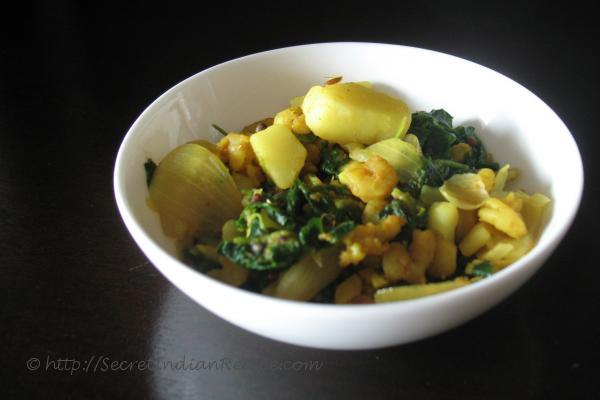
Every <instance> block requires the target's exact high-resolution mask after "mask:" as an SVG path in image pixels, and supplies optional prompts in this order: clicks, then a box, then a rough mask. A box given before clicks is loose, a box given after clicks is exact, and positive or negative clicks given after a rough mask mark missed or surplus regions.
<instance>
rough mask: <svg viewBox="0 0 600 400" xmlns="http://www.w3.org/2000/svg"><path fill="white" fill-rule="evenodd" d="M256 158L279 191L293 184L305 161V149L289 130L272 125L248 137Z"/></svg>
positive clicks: (281, 126)
mask: <svg viewBox="0 0 600 400" xmlns="http://www.w3.org/2000/svg"><path fill="white" fill-rule="evenodd" d="M250 143H251V144H252V149H253V150H254V154H256V158H257V159H258V162H259V164H260V166H261V167H262V169H263V170H264V171H265V173H266V174H267V175H268V176H269V177H270V178H271V179H272V180H273V182H275V185H277V187H278V188H280V189H288V188H290V187H291V186H292V185H293V184H294V180H295V179H296V178H297V177H298V174H299V173H300V170H301V169H302V166H303V165H304V161H305V159H306V149H305V148H304V146H302V143H300V141H299V140H298V139H297V138H296V136H294V134H293V133H292V131H290V130H289V128H287V127H285V126H283V125H272V126H270V127H268V128H267V129H265V130H263V131H260V132H258V133H255V134H254V135H252V136H250Z"/></svg>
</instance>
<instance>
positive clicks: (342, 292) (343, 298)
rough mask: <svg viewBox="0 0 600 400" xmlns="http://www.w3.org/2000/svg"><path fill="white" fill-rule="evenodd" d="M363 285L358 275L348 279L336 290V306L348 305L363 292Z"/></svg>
mask: <svg viewBox="0 0 600 400" xmlns="http://www.w3.org/2000/svg"><path fill="white" fill-rule="evenodd" d="M362 287H363V283H362V281H361V279H360V278H359V277H358V275H357V274H353V275H351V276H350V277H348V278H346V279H345V280H344V281H343V282H342V283H340V284H339V285H338V286H337V287H336V288H335V295H334V301H335V303H336V304H348V303H350V300H352V299H353V298H355V297H356V296H358V295H359V294H360V292H361V291H362Z"/></svg>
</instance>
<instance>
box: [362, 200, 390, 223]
mask: <svg viewBox="0 0 600 400" xmlns="http://www.w3.org/2000/svg"><path fill="white" fill-rule="evenodd" d="M387 204H388V203H387V201H385V200H369V201H368V202H367V205H366V206H365V208H364V209H363V213H362V223H363V224H366V223H367V222H371V223H373V224H375V223H377V221H378V220H379V213H380V212H381V210H383V209H384V208H385V206H386V205H387Z"/></svg>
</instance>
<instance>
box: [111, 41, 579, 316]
mask: <svg viewBox="0 0 600 400" xmlns="http://www.w3.org/2000/svg"><path fill="white" fill-rule="evenodd" d="M338 46H353V47H355V46H360V47H363V46H365V47H373V46H376V47H386V48H389V49H391V50H393V49H396V50H398V49H401V50H402V49H403V50H405V51H417V52H424V53H429V54H432V55H434V56H436V57H449V58H450V59H452V60H454V61H458V62H460V63H467V64H470V66H472V67H476V68H482V69H484V70H486V71H487V72H488V73H492V74H493V75H494V76H495V77H496V78H499V79H503V80H506V81H508V82H510V83H511V84H512V85H515V86H516V87H518V88H519V89H520V90H522V91H525V92H526V93H527V95H529V96H533V98H534V99H535V100H536V101H537V102H539V103H540V104H541V105H543V107H544V108H545V109H546V111H547V112H549V113H551V114H552V115H553V116H554V117H555V118H556V120H557V121H558V123H559V124H560V125H562V126H561V127H562V128H563V129H564V130H565V131H566V132H567V133H568V137H567V138H566V139H567V140H568V141H570V145H572V150H574V151H575V155H576V156H577V161H578V162H577V164H576V165H573V166H571V168H572V170H571V172H572V176H573V177H574V178H576V179H577V182H576V193H575V194H574V195H571V197H570V202H571V205H572V207H570V208H569V210H568V212H567V214H566V216H565V217H564V218H563V219H562V220H561V221H559V222H558V226H557V229H556V230H555V231H554V232H552V233H548V234H549V235H551V236H550V237H548V240H547V241H546V242H545V245H544V246H540V244H539V243H536V245H535V246H534V247H533V249H531V250H530V251H529V252H528V253H527V254H525V256H523V257H522V258H520V259H519V260H517V261H516V262H515V263H513V264H511V265H510V266H508V267H506V268H503V269H502V270H500V271H498V272H496V273H494V274H493V275H492V276H490V277H488V278H486V279H482V280H480V281H477V282H473V283H471V284H469V285H466V286H462V287H460V288H457V289H455V290H450V291H447V292H442V293H438V294H434V295H430V296H426V297H421V298H416V299H410V300H403V301H395V302H388V303H373V304H343V305H342V304H334V303H312V302H307V301H296V300H288V299H280V298H275V297H271V296H267V295H263V294H260V293H255V292H251V291H248V290H244V289H240V288H238V287H234V286H231V285H228V284H225V283H223V282H221V281H218V280H217V279H214V278H211V277H210V276H208V275H206V274H203V273H201V272H199V271H196V270H195V269H193V268H192V267H190V266H188V265H187V264H185V263H183V262H182V261H181V260H179V259H178V258H177V257H175V256H173V255H171V254H170V253H168V252H167V251H165V250H164V249H163V248H162V247H161V246H160V245H158V244H157V243H156V242H154V240H152V239H151V238H150V236H149V235H148V234H147V233H146V232H145V230H144V229H142V227H141V225H140V224H139V223H138V222H137V221H136V220H135V218H134V217H133V214H132V212H130V210H129V204H128V202H127V198H126V196H125V193H126V190H125V188H124V186H125V185H124V176H125V168H124V166H125V152H126V149H127V148H128V147H129V146H128V145H129V142H131V141H132V138H133V137H134V136H135V133H136V131H137V130H138V128H139V127H140V125H142V124H143V123H144V122H145V121H146V119H147V118H148V116H149V115H151V114H152V112H153V111H154V110H155V109H157V108H158V107H160V106H161V104H162V103H163V102H164V101H166V99H167V98H168V97H169V96H170V95H171V94H172V93H174V92H176V91H178V90H180V89H181V88H182V87H184V86H186V85H187V84H188V83H189V82H190V81H192V80H194V79H196V78H197V77H198V76H201V75H203V74H207V73H209V72H211V71H214V70H216V69H219V68H221V67H223V66H225V65H233V64H236V63H242V62H245V61H247V60H251V59H253V58H259V57H264V56H266V55H270V54H277V53H285V52H289V51H295V50H301V49H303V48H311V47H338ZM583 188H584V169H583V162H582V158H581V153H580V151H579V148H578V146H577V143H576V141H575V138H574V137H573V135H572V134H571V132H570V130H569V129H568V127H567V126H566V125H565V123H564V122H563V121H562V119H561V118H560V117H559V116H558V115H557V114H556V112H555V111H554V110H553V109H552V108H550V106H548V105H547V104H546V103H545V102H544V101H543V100H542V99H541V98H539V97H538V96H537V95H536V94H535V93H533V92H532V91H530V90H529V89H527V88H526V87H524V86H523V85H521V84H520V83H518V82H516V81H514V80H512V79H511V78H509V77H507V76H506V75H503V74H501V73H500V72H497V71H495V70H493V69H491V68H488V67H486V66H484V65H481V64H479V63H476V62H473V61H470V60H468V59H465V58H462V57H458V56H454V55H451V54H447V53H443V52H440V51H436V50H430V49H425V48H420V47H415V46H406V45H399V44H391V43H379V42H361V41H357V42H353V41H341V42H316V43H309V44H301V45H294V46H287V47H281V48H276V49H271V50H266V51H261V52H257V53H253V54H249V55H245V56H242V57H237V58H234V59H231V60H228V61H224V62H222V63H219V64H216V65H214V66H212V67H209V68H206V69H204V70H201V71H199V72H196V73H194V74H193V75H191V76H189V77H187V78H185V79H184V80H182V81H180V82H178V83H177V84H175V85H173V86H171V87H170V88H169V89H167V90H166V91H165V92H163V93H162V94H160V95H159V96H158V97H157V98H156V99H155V100H153V101H152V102H151V103H150V104H149V105H148V106H147V107H146V108H145V109H144V110H143V111H142V113H141V114H139V116H138V117H137V118H136V119H135V121H134V122H133V124H132V125H131V126H130V128H129V129H128V130H127V133H126V134H125V136H124V138H123V140H122V142H121V144H120V145H119V150H118V153H117V156H116V159H115V167H114V171H113V189H114V196H115V200H116V203H117V208H118V210H119V213H120V215H121V218H122V219H123V221H124V223H125V225H126V227H127V229H128V231H129V233H130V235H131V236H132V237H133V239H134V241H135V242H136V243H137V245H138V246H139V247H140V249H141V250H142V251H143V253H144V254H145V255H146V257H147V258H148V259H149V261H150V262H151V263H152V264H153V265H154V263H153V262H152V260H151V257H150V256H149V255H148V254H149V253H155V254H156V253H158V254H160V255H161V256H162V257H163V258H166V259H168V260H169V262H170V263H169V265H168V266H167V267H168V268H177V269H179V270H182V269H183V270H186V271H187V272H191V273H193V274H194V276H196V277H197V278H198V279H200V280H206V281H205V283H206V284H210V285H216V287H217V288H218V289H219V290H220V291H223V292H222V294H224V295H227V294H228V293H231V294H235V295H236V296H242V297H243V298H245V299H247V300H248V301H252V302H257V301H258V302H266V303H270V304H272V305H273V306H282V307H286V308H289V307H293V308H296V309H303V310H310V311H311V312H315V311H318V312H320V313H326V314H330V315H333V313H335V315H336V316H340V315H345V314H348V313H352V314H354V313H356V312H357V311H359V310H360V312H361V313H363V314H368V315H377V314H382V313H383V314H387V313H388V312H389V311H390V310H396V309H406V310H408V309H410V308H421V307H423V306H428V305H433V304H435V303H440V302H441V303H445V302H448V303H452V300H453V299H458V298H459V297H463V296H468V295H474V294H476V293H480V292H481V293H483V292H485V291H487V290H488V287H490V286H502V285H503V284H505V283H506V282H507V281H508V280H510V277H511V276H512V275H514V274H516V273H518V272H519V271H521V270H525V269H532V268H533V269H534V270H533V271H532V272H535V271H536V270H538V269H539V268H540V267H541V265H543V263H544V262H545V261H546V260H547V258H549V257H550V255H551V254H552V252H553V251H554V250H555V249H556V247H557V246H558V244H559V242H560V241H561V240H562V239H563V237H564V236H565V234H566V233H567V231H568V230H569V229H570V227H571V225H572V223H573V221H574V219H575V216H576V215H577V212H578V210H579V206H580V204H581V199H582V195H583ZM548 222H549V221H548ZM539 258H541V262H540V263H539V264H540V265H539V266H535V265H534V264H535V262H534V261H535V260H536V259H539ZM154 267H155V268H157V269H158V270H159V271H161V273H162V274H163V275H164V276H165V277H167V279H169V280H171V279H170V277H169V276H168V274H167V273H166V272H164V271H163V269H162V266H161V267H159V266H158V265H154ZM528 279H529V278H527V279H525V280H523V282H522V283H521V284H524V283H525V282H526V281H527V280H528ZM175 286H178V285H175Z"/></svg>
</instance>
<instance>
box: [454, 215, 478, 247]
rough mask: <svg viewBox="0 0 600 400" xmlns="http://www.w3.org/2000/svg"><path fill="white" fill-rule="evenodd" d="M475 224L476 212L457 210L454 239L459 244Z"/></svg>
mask: <svg viewBox="0 0 600 400" xmlns="http://www.w3.org/2000/svg"><path fill="white" fill-rule="evenodd" d="M476 223H477V210H460V209H459V210H458V223H457V224H456V231H455V238H456V242H460V241H461V240H463V239H464V238H465V236H467V234H468V233H469V231H470V230H471V229H473V227H474V226H475V224H476Z"/></svg>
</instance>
